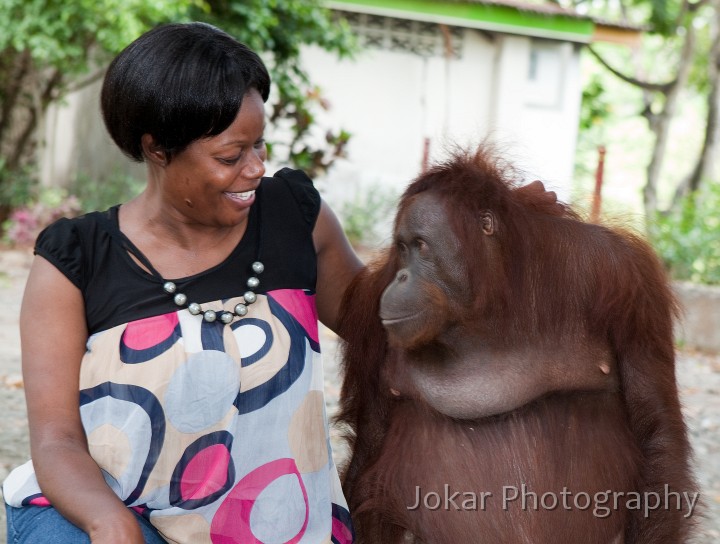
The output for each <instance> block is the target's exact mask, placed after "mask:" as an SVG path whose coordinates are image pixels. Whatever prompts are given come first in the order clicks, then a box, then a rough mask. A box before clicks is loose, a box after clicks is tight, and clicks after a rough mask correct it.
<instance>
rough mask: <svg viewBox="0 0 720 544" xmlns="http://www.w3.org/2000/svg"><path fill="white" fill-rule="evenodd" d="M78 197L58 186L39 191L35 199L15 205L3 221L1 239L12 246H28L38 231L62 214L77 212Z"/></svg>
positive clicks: (33, 240) (67, 214) (78, 205)
mask: <svg viewBox="0 0 720 544" xmlns="http://www.w3.org/2000/svg"><path fill="white" fill-rule="evenodd" d="M80 209H81V208H80V201H79V200H78V199H77V198H76V197H75V196H69V195H68V193H67V191H66V190H64V189H58V188H45V189H42V190H40V191H39V193H38V197H37V200H36V201H35V202H32V203H30V204H26V205H25V206H20V207H17V208H15V209H14V210H13V211H12V212H11V213H10V217H9V218H8V219H7V220H6V221H5V222H4V223H3V232H4V241H5V242H6V243H8V244H10V245H11V246H13V247H23V246H31V245H33V244H34V243H35V239H36V238H37V236H38V234H40V232H41V231H42V230H43V229H44V228H45V227H47V226H48V225H49V224H50V223H52V222H53V221H56V220H57V219H60V218H61V217H74V216H76V215H78V214H79V213H80Z"/></svg>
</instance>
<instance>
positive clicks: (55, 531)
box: [5, 504, 166, 544]
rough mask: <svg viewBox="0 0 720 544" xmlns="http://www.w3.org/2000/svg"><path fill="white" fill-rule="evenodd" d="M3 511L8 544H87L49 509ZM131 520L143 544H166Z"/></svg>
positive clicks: (143, 522)
mask: <svg viewBox="0 0 720 544" xmlns="http://www.w3.org/2000/svg"><path fill="white" fill-rule="evenodd" d="M5 510H6V512H7V542H8V544H90V537H88V535H87V533H86V532H85V531H83V530H82V529H80V528H78V527H77V526H75V525H73V524H72V523H70V522H69V521H68V520H66V519H65V518H64V517H62V516H61V515H60V513H59V512H58V511H57V510H55V509H54V508H53V507H52V506H24V507H22V508H13V507H12V506H8V505H7V504H6V505H5ZM133 513H135V512H134V511H133ZM135 518H136V519H137V520H138V522H139V523H140V528H141V529H142V533H143V536H144V537H145V542H146V544H166V542H165V540H163V538H162V537H161V536H160V534H159V533H158V532H157V529H155V527H153V526H152V525H150V522H149V521H147V520H146V519H145V518H143V517H142V516H140V515H138V514H135Z"/></svg>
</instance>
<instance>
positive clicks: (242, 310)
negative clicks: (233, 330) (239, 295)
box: [235, 304, 248, 317]
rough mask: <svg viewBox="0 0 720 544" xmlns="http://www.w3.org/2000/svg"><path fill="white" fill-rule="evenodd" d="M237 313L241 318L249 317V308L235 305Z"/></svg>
mask: <svg viewBox="0 0 720 544" xmlns="http://www.w3.org/2000/svg"><path fill="white" fill-rule="evenodd" d="M235 313H236V314H237V315H239V316H240V317H242V316H244V315H247V313H248V308H247V306H245V305H244V304H236V305H235Z"/></svg>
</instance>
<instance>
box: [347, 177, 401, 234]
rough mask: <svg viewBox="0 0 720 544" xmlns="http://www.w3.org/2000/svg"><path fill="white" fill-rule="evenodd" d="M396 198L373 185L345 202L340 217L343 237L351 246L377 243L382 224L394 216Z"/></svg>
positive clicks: (378, 186)
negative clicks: (345, 237) (344, 236)
mask: <svg viewBox="0 0 720 544" xmlns="http://www.w3.org/2000/svg"><path fill="white" fill-rule="evenodd" d="M397 198H398V197H397V195H396V194H394V193H392V192H391V191H389V190H387V189H384V188H383V187H381V186H380V185H375V186H373V187H369V188H368V189H365V190H363V191H362V192H358V193H357V194H356V195H355V198H354V199H353V200H350V201H347V202H345V204H344V205H343V206H342V208H341V209H340V216H341V217H342V223H343V229H344V231H345V235H346V236H347V237H348V240H350V243H351V244H352V245H353V246H356V247H358V246H362V245H374V244H376V243H377V242H378V241H379V237H380V231H381V229H382V226H383V224H384V223H386V222H387V221H388V220H389V218H392V217H393V216H394V213H393V212H394V210H395V206H396V205H397ZM386 226H388V227H389V226H390V225H389V224H388V225H386Z"/></svg>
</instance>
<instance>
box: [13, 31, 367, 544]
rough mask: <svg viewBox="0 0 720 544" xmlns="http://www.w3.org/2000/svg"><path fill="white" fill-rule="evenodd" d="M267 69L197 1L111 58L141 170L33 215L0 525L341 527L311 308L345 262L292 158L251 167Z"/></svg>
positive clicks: (325, 300)
mask: <svg viewBox="0 0 720 544" xmlns="http://www.w3.org/2000/svg"><path fill="white" fill-rule="evenodd" d="M269 87H270V80H269V77H268V74H267V71H266V69H265V66H264V65H263V63H262V61H261V60H260V58H259V57H258V55H257V54H255V53H254V52H253V51H251V50H250V49H248V48H247V47H246V46H245V45H243V44H241V43H239V42H237V41H236V40H235V39H233V38H232V37H230V36H229V35H227V34H226V33H224V32H222V31H221V30H219V29H217V28H215V27H212V26H209V25H206V24H200V23H190V24H171V25H164V26H160V27H157V28H156V29H154V30H151V31H150V32H148V33H146V34H145V35H143V36H141V37H140V38H138V39H137V40H136V41H135V42H133V43H132V44H130V45H129V46H128V47H127V48H126V49H125V50H124V51H123V52H122V53H120V55H118V57H117V58H116V59H115V60H114V61H113V62H112V64H111V65H110V67H109V69H108V71H107V74H106V77H105V81H104V85H103V90H102V100H101V102H102V110H103V116H104V119H105V123H106V126H107V129H108V132H109V133H110V135H111V136H112V138H113V140H114V141H115V143H116V144H117V145H118V147H119V148H120V149H122V151H123V152H124V153H125V154H127V155H128V156H129V157H130V158H132V159H133V160H136V161H141V162H144V163H145V164H146V167H147V186H146V187H145V189H144V191H143V192H142V193H141V194H140V195H138V196H137V197H136V198H135V199H133V200H131V201H130V202H126V203H123V204H118V205H116V206H113V207H112V208H110V209H109V210H106V211H98V212H93V213H89V214H87V215H85V216H82V217H79V218H76V219H71V220H67V219H64V220H60V221H58V222H56V223H54V224H53V225H51V226H50V227H48V228H47V229H46V230H45V231H44V232H43V233H42V234H41V235H40V236H39V237H38V240H37V243H36V247H35V253H36V255H37V257H36V258H35V261H34V263H33V266H32V270H31V273H30V277H29V279H28V283H27V286H26V290H25V296H24V301H23V307H22V312H21V337H22V352H23V353H22V359H23V375H24V378H25V391H26V397H27V405H28V419H29V424H30V442H31V453H32V458H33V460H32V462H28V463H26V464H25V465H23V466H21V467H18V468H17V469H15V470H14V471H13V472H12V473H11V474H10V476H9V477H8V478H7V479H6V480H5V482H4V484H3V495H4V498H5V501H6V504H7V511H8V536H9V537H10V538H9V540H11V541H13V542H16V543H29V542H32V543H34V544H38V543H40V544H42V543H44V542H53V543H73V544H77V543H82V542H93V543H120V542H122V543H133V544H138V543H143V542H151V543H159V542H165V541H166V540H167V541H171V542H176V543H180V544H183V543H186V544H190V543H197V542H260V541H273V542H275V541H282V542H298V541H300V540H301V539H302V540H303V541H306V542H330V541H332V542H337V543H349V542H352V541H353V529H352V523H351V521H350V515H349V512H348V510H347V504H346V501H345V498H344V497H343V494H342V491H341V490H340V483H339V480H338V475H337V470H336V468H335V465H334V463H333V460H332V456H331V455H330V452H329V446H328V444H329V438H328V430H327V419H326V416H325V411H324V401H323V392H322V385H323V379H322V361H321V357H320V345H319V340H318V338H319V335H318V323H317V322H318V318H319V319H320V320H321V321H323V322H324V323H325V324H326V325H328V326H329V327H330V328H335V326H336V321H337V314H338V307H339V304H340V300H341V297H342V295H343V293H344V291H345V288H346V287H347V285H348V283H349V282H350V280H351V279H352V277H353V276H354V275H355V274H356V273H357V271H358V270H359V268H360V263H359V261H358V259H357V257H355V255H354V253H353V252H352V250H351V249H350V246H349V244H348V242H347V240H346V239H345V237H344V235H343V233H342V230H341V228H340V225H339V223H338V221H337V219H336V218H335V215H334V214H333V213H332V212H331V211H330V209H329V208H328V207H327V206H326V205H325V204H324V203H323V202H322V200H321V198H320V195H319V194H318V192H317V190H316V189H315V188H314V187H313V184H312V181H311V180H310V179H309V178H308V177H307V176H306V175H305V174H304V173H302V172H300V171H297V170H290V169H287V168H285V169H282V170H280V171H279V172H277V173H276V174H275V175H274V176H272V177H265V165H264V161H265V158H266V150H265V142H264V139H263V132H264V128H265V112H264V102H265V100H266V99H267V97H268V93H269ZM48 293H52V296H50V297H48V296H47V295H48Z"/></svg>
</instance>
